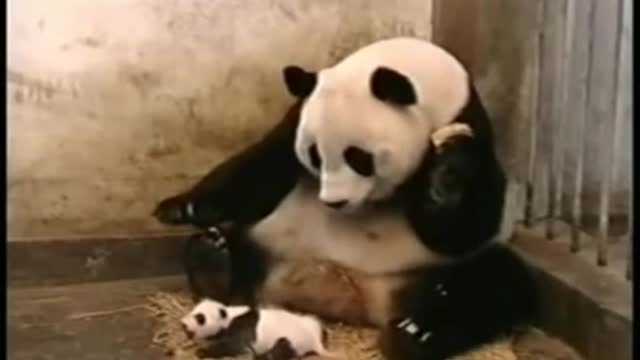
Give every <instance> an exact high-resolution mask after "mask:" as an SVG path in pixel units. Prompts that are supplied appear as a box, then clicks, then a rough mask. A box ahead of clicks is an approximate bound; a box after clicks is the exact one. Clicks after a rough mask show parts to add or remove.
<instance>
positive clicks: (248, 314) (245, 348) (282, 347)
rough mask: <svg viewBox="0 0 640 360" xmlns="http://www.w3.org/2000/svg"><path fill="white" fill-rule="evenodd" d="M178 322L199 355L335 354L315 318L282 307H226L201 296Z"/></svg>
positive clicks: (274, 359) (272, 357)
mask: <svg viewBox="0 0 640 360" xmlns="http://www.w3.org/2000/svg"><path fill="white" fill-rule="evenodd" d="M181 323H182V328H183V330H184V331H185V333H186V334H187V336H188V337H189V338H191V339H193V340H194V341H195V342H196V343H198V344H199V345H200V346H201V348H200V349H199V352H198V355H199V356H200V357H212V358H218V357H228V356H238V355H242V354H246V353H250V354H253V355H255V356H256V357H257V358H259V359H269V360H289V359H292V358H298V357H303V356H307V355H320V356H324V357H329V358H336V357H337V355H336V354H333V353H331V352H329V351H328V350H326V348H325V346H324V342H325V341H326V332H325V330H324V328H323V326H322V324H321V323H320V321H319V320H318V319H316V318H314V317H312V316H308V315H300V314H295V313H292V312H288V311H285V310H282V309H276V308H252V307H249V306H226V305H224V304H222V303H220V302H218V301H214V300H210V299H204V300H201V301H200V302H199V303H198V304H197V305H196V306H195V307H194V308H193V309H192V310H191V311H190V312H189V314H187V315H186V316H184V317H183V318H182V320H181Z"/></svg>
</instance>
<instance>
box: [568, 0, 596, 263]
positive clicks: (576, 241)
mask: <svg viewBox="0 0 640 360" xmlns="http://www.w3.org/2000/svg"><path fill="white" fill-rule="evenodd" d="M595 1H597V0H590V1H588V3H587V4H588V6H589V12H588V14H589V28H588V29H589V32H590V33H592V32H593V24H594V21H595V6H594V3H595ZM589 38H590V40H589V49H588V52H587V70H586V74H585V76H584V81H582V83H583V85H584V86H582V89H581V90H582V91H583V94H584V97H583V98H584V99H585V101H584V103H583V104H580V105H581V106H583V107H584V112H583V115H584V116H582V117H581V118H578V119H576V120H577V129H576V144H577V149H576V173H575V183H574V187H573V201H572V206H571V251H572V252H578V251H580V248H581V241H580V240H581V239H580V228H581V226H582V187H583V182H584V153H585V126H586V120H587V119H586V118H587V114H588V112H589V109H588V106H589V101H588V99H589V97H590V93H591V88H590V86H589V84H590V83H591V68H592V67H593V37H592V36H590V37H589Z"/></svg>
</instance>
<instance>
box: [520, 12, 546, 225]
mask: <svg viewBox="0 0 640 360" xmlns="http://www.w3.org/2000/svg"><path fill="white" fill-rule="evenodd" d="M544 11H545V0H538V9H537V12H536V16H537V20H538V21H537V24H536V38H535V40H534V42H533V43H534V45H533V54H534V57H533V59H534V60H533V62H534V63H533V66H532V69H533V70H532V75H531V92H530V94H531V95H532V99H531V104H530V108H529V158H528V161H527V162H528V166H527V184H526V189H525V191H526V192H525V208H524V223H525V226H527V227H531V226H532V225H533V192H534V182H535V171H536V152H537V151H536V147H537V140H538V139H537V135H538V124H537V122H538V121H539V120H540V111H539V104H540V75H541V69H542V64H543V62H542V59H543V56H544V51H543V46H542V45H543V43H544V27H543V26H542V25H543V22H544Z"/></svg>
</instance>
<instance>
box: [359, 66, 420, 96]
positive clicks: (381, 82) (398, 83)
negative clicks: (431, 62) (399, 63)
mask: <svg viewBox="0 0 640 360" xmlns="http://www.w3.org/2000/svg"><path fill="white" fill-rule="evenodd" d="M370 86H371V93H373V96H375V97H376V98H377V99H378V100H380V101H385V102H389V103H391V104H394V105H400V106H409V105H413V104H415V103H416V102H417V101H418V98H417V96H416V92H415V90H414V89H413V85H411V82H410V81H409V78H407V77H406V76H404V75H402V74H400V73H399V72H397V71H395V70H391V69H389V68H387V67H379V68H377V69H376V71H374V72H373V75H371V83H370Z"/></svg>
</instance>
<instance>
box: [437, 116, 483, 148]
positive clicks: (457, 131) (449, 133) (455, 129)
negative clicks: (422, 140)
mask: <svg viewBox="0 0 640 360" xmlns="http://www.w3.org/2000/svg"><path fill="white" fill-rule="evenodd" d="M456 136H468V137H471V136H473V130H471V127H469V125H467V124H463V123H453V124H449V125H446V126H444V127H441V128H440V129H438V130H436V131H434V132H433V134H431V141H432V142H433V145H434V146H435V148H436V152H440V151H442V145H443V144H444V143H446V142H447V141H449V140H451V139H452V138H454V137H456Z"/></svg>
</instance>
